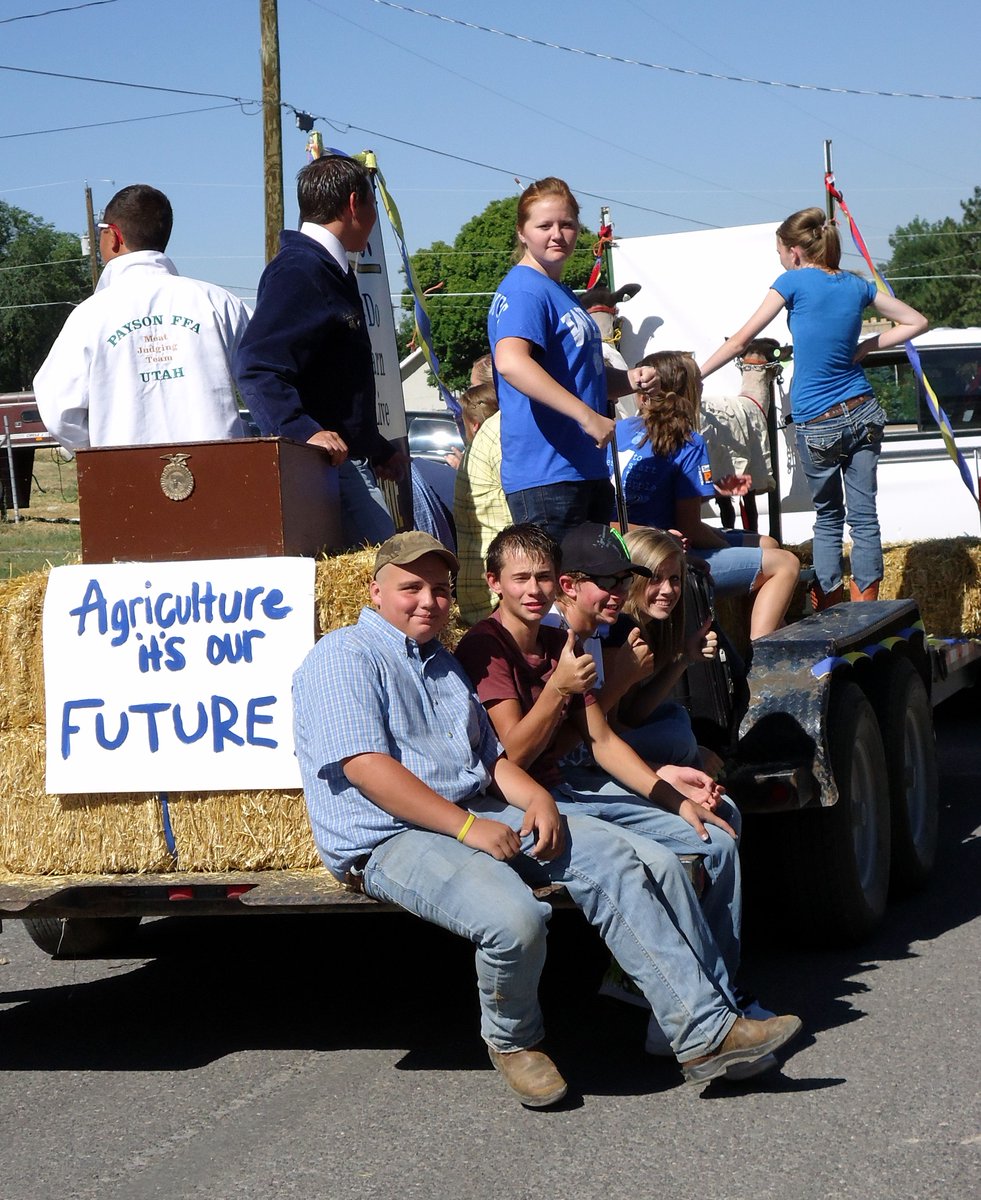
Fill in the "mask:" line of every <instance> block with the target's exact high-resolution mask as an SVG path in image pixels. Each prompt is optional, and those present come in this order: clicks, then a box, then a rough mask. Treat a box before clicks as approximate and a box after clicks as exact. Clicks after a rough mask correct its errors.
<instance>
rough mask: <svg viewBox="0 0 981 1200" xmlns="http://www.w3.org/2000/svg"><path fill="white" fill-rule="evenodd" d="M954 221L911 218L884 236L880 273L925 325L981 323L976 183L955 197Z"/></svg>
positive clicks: (980, 209)
mask: <svg viewBox="0 0 981 1200" xmlns="http://www.w3.org/2000/svg"><path fill="white" fill-rule="evenodd" d="M961 209H962V211H963V217H962V219H961V220H960V221H957V220H955V219H954V218H953V217H944V218H943V219H942V220H940V221H924V220H923V219H922V218H921V217H914V219H913V220H912V221H910V223H909V224H908V225H900V226H899V228H898V229H897V230H896V232H895V233H894V234H892V236H891V237H890V238H889V245H890V246H891V247H892V258H891V259H890V260H889V262H888V263H885V264H884V265H883V266H882V267H881V270H882V273H883V274H884V275H885V277H886V278H887V279H888V280H889V282H890V284H892V286H893V288H894V290H895V292H896V295H897V296H899V297H900V299H902V300H905V301H906V303H907V304H912V306H913V307H914V308H916V309H919V311H920V312H922V313H923V314H924V315H925V316H926V317H928V318H929V320H930V324H931V325H950V326H953V327H954V328H959V327H963V326H970V325H981V187H975V189H974V195H973V196H971V197H970V198H969V199H968V200H962V201H961Z"/></svg>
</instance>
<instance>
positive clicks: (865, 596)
mask: <svg viewBox="0 0 981 1200" xmlns="http://www.w3.org/2000/svg"><path fill="white" fill-rule="evenodd" d="M848 593H849V596H850V597H851V599H852V600H878V599H879V580H878V579H873V581H872V582H871V583H870V584H869V586H868V587H867V588H866V589H865V591H864V592H863V591H862V589H861V588H860V587H859V586H858V584H857V583H856V582H855V580H854V579H852V580H851V581H850V582H849V585H848Z"/></svg>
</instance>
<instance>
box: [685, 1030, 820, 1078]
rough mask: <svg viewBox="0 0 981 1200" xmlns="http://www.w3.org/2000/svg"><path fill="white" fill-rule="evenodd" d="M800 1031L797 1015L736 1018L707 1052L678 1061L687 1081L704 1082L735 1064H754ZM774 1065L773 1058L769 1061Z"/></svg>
mask: <svg viewBox="0 0 981 1200" xmlns="http://www.w3.org/2000/svg"><path fill="white" fill-rule="evenodd" d="M800 1031H801V1021H800V1017H795V1016H792V1015H791V1016H785V1017H770V1018H769V1020H766V1021H751V1020H748V1019H747V1018H746V1017H737V1018H736V1021H735V1024H734V1025H733V1026H732V1028H731V1029H730V1030H729V1032H728V1033H727V1034H726V1036H725V1038H723V1040H722V1042H721V1044H720V1045H718V1046H716V1048H715V1049H714V1050H713V1051H712V1053H711V1054H703V1055H701V1056H700V1057H699V1058H691V1059H689V1060H688V1062H686V1063H682V1071H683V1072H684V1076H685V1079H686V1080H687V1081H688V1082H689V1083H708V1082H709V1080H710V1079H715V1078H717V1077H718V1076H719V1075H724V1074H725V1073H726V1070H727V1069H728V1068H730V1067H733V1066H735V1065H736V1064H738V1063H756V1062H759V1061H760V1060H761V1059H763V1058H766V1057H768V1056H772V1055H773V1052H774V1050H779V1049H780V1047H781V1046H782V1045H784V1043H785V1042H789V1041H790V1039H791V1038H792V1037H796V1036H797V1034H798V1033H800ZM768 1065H772V1066H776V1065H777V1064H776V1061H775V1060H774V1061H773V1063H772V1064H768Z"/></svg>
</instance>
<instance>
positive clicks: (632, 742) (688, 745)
mask: <svg viewBox="0 0 981 1200" xmlns="http://www.w3.org/2000/svg"><path fill="white" fill-rule="evenodd" d="M617 733H618V734H619V735H620V737H622V738H623V740H624V741H625V742H626V743H627V745H628V746H629V747H630V748H631V750H636V751H637V753H638V754H639V755H640V757H641V758H643V759H646V760H647V762H651V763H671V764H672V765H674V766H676V767H700V766H701V765H702V764H701V760H700V758H699V754H698V742H697V740H696V738H695V733H694V731H693V730H692V727H691V717H690V716H689V715H688V712H687V710H686V709H685V708H684V707H683V706H682V705H680V704H679V703H678V702H677V701H676V700H665V701H664V703H663V704H659V705H658V706H657V708H655V709H654V711H653V712H652V713H651V714H650V715H649V716H647V717H645V719H644V721H643V722H642V723H641V724H640V725H636V726H633V727H631V726H629V725H622V724H621V725H618V726H617Z"/></svg>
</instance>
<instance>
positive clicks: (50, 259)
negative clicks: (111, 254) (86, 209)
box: [0, 201, 92, 392]
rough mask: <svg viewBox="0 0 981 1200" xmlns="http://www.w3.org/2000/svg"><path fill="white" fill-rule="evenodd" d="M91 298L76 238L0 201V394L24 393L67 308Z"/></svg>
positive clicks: (58, 329)
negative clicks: (88, 297) (1, 392)
mask: <svg viewBox="0 0 981 1200" xmlns="http://www.w3.org/2000/svg"><path fill="white" fill-rule="evenodd" d="M91 292H92V280H91V276H90V274H89V270H88V264H87V260H84V259H83V258H82V257H81V249H80V246H79V241H78V236H77V235H76V234H71V233H59V232H58V230H56V229H55V228H54V226H53V225H49V224H48V223H47V222H45V221H42V220H41V219H40V218H39V217H35V216H34V215H33V214H31V213H29V212H25V211H24V210H23V209H20V208H13V207H12V206H11V205H9V204H5V203H3V201H0V391H4V392H17V391H22V390H27V389H29V388H30V386H31V380H32V379H33V378H34V375H35V373H36V372H37V369H38V367H40V365H41V363H42V362H44V359H45V357H46V355H47V353H48V351H49V350H50V349H51V346H52V344H53V342H54V340H55V338H56V337H57V336H58V333H59V331H60V330H61V327H62V325H64V323H65V318H66V317H67V316H68V313H69V312H70V311H71V306H72V305H74V304H78V303H79V302H80V301H82V300H84V299H85V297H86V296H88V295H90V294H91Z"/></svg>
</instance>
